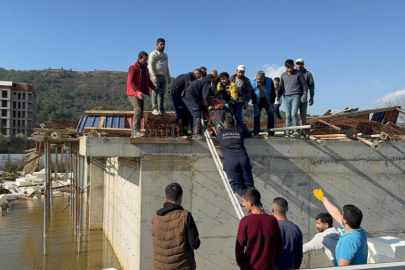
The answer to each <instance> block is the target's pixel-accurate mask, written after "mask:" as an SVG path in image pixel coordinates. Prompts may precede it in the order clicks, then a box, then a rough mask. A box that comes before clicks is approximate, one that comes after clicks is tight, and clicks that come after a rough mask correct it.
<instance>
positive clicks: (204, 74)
mask: <svg viewBox="0 0 405 270" xmlns="http://www.w3.org/2000/svg"><path fill="white" fill-rule="evenodd" d="M200 70H201V72H202V75H203V77H205V76H207V68H206V67H200Z"/></svg>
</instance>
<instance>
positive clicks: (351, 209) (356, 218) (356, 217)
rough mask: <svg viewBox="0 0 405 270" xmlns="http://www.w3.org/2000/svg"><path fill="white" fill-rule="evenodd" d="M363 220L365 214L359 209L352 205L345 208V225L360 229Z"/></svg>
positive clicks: (343, 221)
mask: <svg viewBox="0 0 405 270" xmlns="http://www.w3.org/2000/svg"><path fill="white" fill-rule="evenodd" d="M362 220H363V213H362V212H361V210H360V209H359V208H357V207H356V206H354V205H352V204H347V205H345V206H343V220H342V223H343V224H344V225H347V226H349V227H350V228H352V229H358V228H360V225H361V221H362Z"/></svg>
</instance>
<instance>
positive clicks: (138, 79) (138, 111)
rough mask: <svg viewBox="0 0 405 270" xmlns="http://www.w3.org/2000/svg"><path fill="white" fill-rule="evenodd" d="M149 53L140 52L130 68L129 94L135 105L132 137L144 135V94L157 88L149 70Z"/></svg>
mask: <svg viewBox="0 0 405 270" xmlns="http://www.w3.org/2000/svg"><path fill="white" fill-rule="evenodd" d="M147 64H148V54H147V53H146V52H144V51H141V52H140V53H139V54H138V61H137V62H135V63H134V64H132V65H131V66H130V67H129V70H128V80H127V95H128V99H129V101H130V102H131V104H132V106H133V107H134V118H133V121H132V132H131V137H132V138H136V137H142V136H144V134H143V133H142V132H141V120H142V117H143V109H144V95H148V96H149V88H152V89H153V90H155V89H156V87H155V85H154V84H153V83H152V81H151V79H150V78H149V71H148V67H147Z"/></svg>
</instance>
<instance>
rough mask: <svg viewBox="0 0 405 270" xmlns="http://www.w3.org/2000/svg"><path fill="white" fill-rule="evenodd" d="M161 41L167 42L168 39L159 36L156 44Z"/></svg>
mask: <svg viewBox="0 0 405 270" xmlns="http://www.w3.org/2000/svg"><path fill="white" fill-rule="evenodd" d="M160 42H164V43H166V40H165V39H164V38H158V39H157V40H156V44H158V43H160Z"/></svg>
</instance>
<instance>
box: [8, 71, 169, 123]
mask: <svg viewBox="0 0 405 270" xmlns="http://www.w3.org/2000/svg"><path fill="white" fill-rule="evenodd" d="M0 81H14V82H20V83H31V84H33V85H34V87H35V89H36V91H37V94H38V97H37V118H38V124H40V123H43V122H45V121H48V120H51V121H56V122H58V121H62V120H73V121H78V120H79V118H80V116H81V115H82V114H83V112H84V111H85V110H132V106H131V104H130V103H129V101H128V98H127V95H126V83H127V73H126V72H120V71H102V70H96V71H88V72H79V71H72V70H63V69H47V70H28V71H21V70H6V69H4V68H0ZM166 104H167V106H166V108H167V109H170V108H171V102H168V101H166ZM150 108H151V105H150V98H146V100H145V109H146V110H150Z"/></svg>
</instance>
